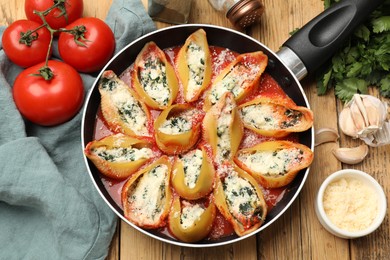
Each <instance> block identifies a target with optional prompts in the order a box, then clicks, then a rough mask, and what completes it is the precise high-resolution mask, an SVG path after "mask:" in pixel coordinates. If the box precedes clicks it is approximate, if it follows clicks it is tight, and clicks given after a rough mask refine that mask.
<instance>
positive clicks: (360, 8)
mask: <svg viewBox="0 0 390 260" xmlns="http://www.w3.org/2000/svg"><path fill="white" fill-rule="evenodd" d="M383 2H384V0H343V1H340V2H338V3H337V4H334V5H333V6H332V7H330V8H328V9H326V10H325V11H324V12H322V13H321V14H319V15H318V16H317V17H315V18H314V19H313V20H311V21H310V22H309V23H307V24H306V25H305V26H304V27H302V28H301V29H299V30H298V31H297V32H296V33H295V34H294V35H293V36H291V37H290V38H289V39H288V40H287V41H286V42H285V43H284V44H283V46H284V47H285V48H284V49H286V47H287V48H288V49H290V50H291V51H292V52H293V53H295V54H296V56H297V57H298V58H299V59H300V60H301V61H302V63H303V64H304V67H306V70H307V71H306V72H303V74H307V73H311V72H313V71H315V70H316V69H318V68H319V67H320V66H321V65H322V64H323V63H325V62H326V61H327V60H328V59H329V58H330V57H331V56H332V55H333V54H334V53H335V52H336V51H337V50H338V49H339V48H340V47H341V46H342V44H343V43H344V42H345V40H346V39H347V38H348V36H350V35H351V34H352V32H353V30H354V29H355V28H356V27H357V26H358V25H359V24H361V23H362V22H363V21H364V20H365V19H367V17H368V15H369V14H371V12H372V11H374V10H375V9H376V8H377V7H378V6H379V5H380V4H381V3H383ZM282 49H283V47H282ZM285 53H286V50H284V51H282V56H285ZM287 53H290V51H289V50H288V51H287ZM278 55H279V52H278ZM279 56H280V55H279ZM281 58H282V60H284V57H281ZM290 63H291V62H290ZM292 63H293V64H295V63H296V62H292ZM287 66H289V65H287ZM289 67H290V66H289ZM301 73H302V72H301ZM296 76H297V77H298V78H299V79H300V78H302V75H296ZM304 76H305V75H303V77H304Z"/></svg>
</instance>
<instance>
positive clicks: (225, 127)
mask: <svg viewBox="0 0 390 260" xmlns="http://www.w3.org/2000/svg"><path fill="white" fill-rule="evenodd" d="M202 126H203V137H204V139H205V141H206V142H207V143H208V144H209V145H210V146H211V149H212V151H213V156H214V159H215V160H216V161H217V162H222V161H224V160H230V159H232V158H233V156H234V154H235V153H236V152H237V149H238V147H239V145H240V142H241V139H242V136H243V125H242V122H241V119H240V116H239V114H238V113H237V106H236V102H235V101H234V96H233V94H232V93H230V92H227V93H225V94H224V95H223V96H222V97H221V99H220V100H219V101H218V103H216V104H215V106H213V107H212V108H211V109H210V110H209V111H208V112H207V113H206V115H205V117H204V119H203V125H202Z"/></svg>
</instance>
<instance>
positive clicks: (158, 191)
mask: <svg viewBox="0 0 390 260" xmlns="http://www.w3.org/2000/svg"><path fill="white" fill-rule="evenodd" d="M167 175H168V166H166V165H165V164H160V165H157V166H156V167H154V168H153V169H151V170H150V171H148V172H145V173H144V174H143V175H142V177H140V178H139V180H138V183H137V184H136V186H135V187H134V190H133V191H132V192H131V194H130V196H129V199H128V200H129V203H130V204H131V214H132V215H133V216H134V217H135V218H136V219H138V220H139V221H140V222H142V223H144V224H155V223H156V222H157V221H158V220H159V219H160V217H161V215H162V214H163V209H164V205H165V203H166V196H165V188H166V187H165V182H166V178H167Z"/></svg>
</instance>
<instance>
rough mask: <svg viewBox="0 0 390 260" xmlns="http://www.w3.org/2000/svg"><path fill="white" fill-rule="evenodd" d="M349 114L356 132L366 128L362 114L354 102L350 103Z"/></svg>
mask: <svg viewBox="0 0 390 260" xmlns="http://www.w3.org/2000/svg"><path fill="white" fill-rule="evenodd" d="M350 113H351V116H352V119H353V122H354V124H355V127H356V129H357V130H358V131H361V130H363V129H364V127H365V126H366V124H365V120H364V117H363V114H362V112H361V111H360V109H359V106H358V105H357V104H356V103H355V102H352V103H351V106H350Z"/></svg>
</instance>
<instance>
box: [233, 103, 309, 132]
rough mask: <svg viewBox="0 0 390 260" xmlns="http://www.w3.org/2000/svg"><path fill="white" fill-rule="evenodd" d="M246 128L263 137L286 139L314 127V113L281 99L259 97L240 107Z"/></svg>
mask: <svg viewBox="0 0 390 260" xmlns="http://www.w3.org/2000/svg"><path fill="white" fill-rule="evenodd" d="M238 110H239V113H240V117H241V119H242V122H243V124H244V126H245V127H246V128H248V129H251V130H253V131H255V132H256V133H258V134H261V135H263V136H273V137H277V138H278V137H284V136H286V135H288V134H290V133H292V132H303V131H305V130H307V129H309V128H310V127H312V125H313V112H312V111H311V110H310V109H308V108H306V107H301V106H296V105H291V104H289V105H288V104H286V102H283V101H281V100H280V99H271V98H268V97H257V98H255V99H253V100H251V101H249V102H247V103H244V104H242V105H240V106H239V107H238Z"/></svg>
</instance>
